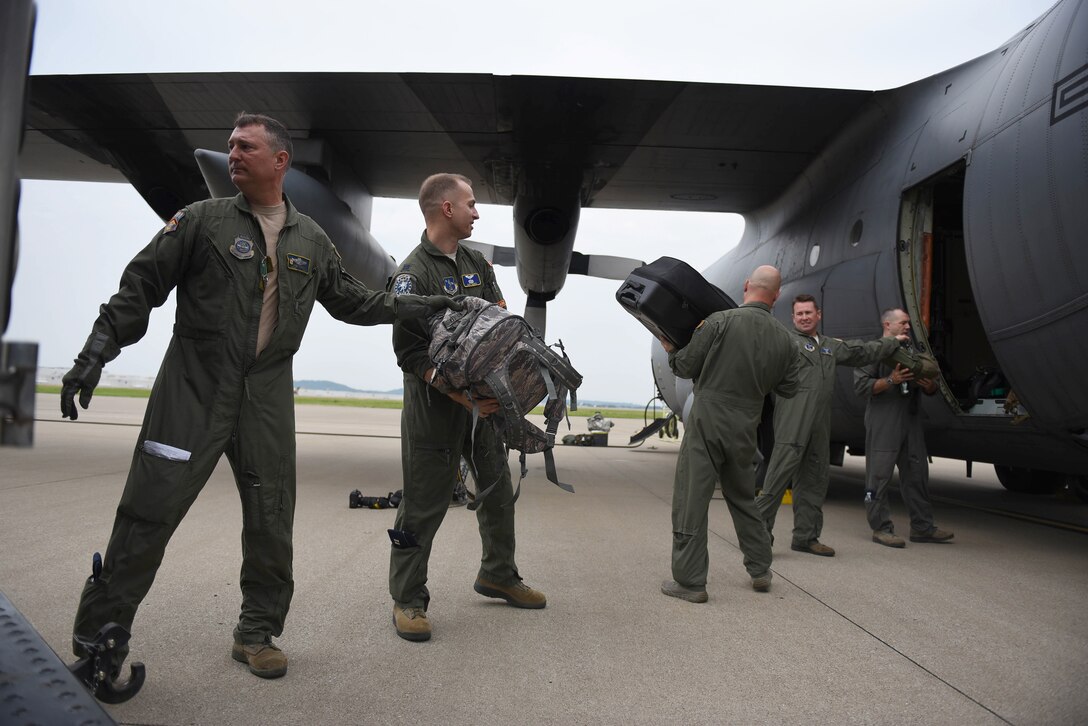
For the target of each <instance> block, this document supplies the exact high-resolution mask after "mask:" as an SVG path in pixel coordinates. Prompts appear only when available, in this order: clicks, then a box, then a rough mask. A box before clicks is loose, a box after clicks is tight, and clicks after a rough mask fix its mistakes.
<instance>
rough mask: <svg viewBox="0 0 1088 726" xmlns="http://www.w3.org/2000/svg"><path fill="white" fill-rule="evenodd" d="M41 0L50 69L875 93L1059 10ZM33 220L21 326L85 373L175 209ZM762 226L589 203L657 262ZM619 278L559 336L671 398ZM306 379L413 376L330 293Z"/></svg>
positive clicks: (493, 224)
mask: <svg viewBox="0 0 1088 726" xmlns="http://www.w3.org/2000/svg"><path fill="white" fill-rule="evenodd" d="M37 2H38V25H37V33H36V37H35V43H34V56H33V61H32V66H31V70H32V72H33V73H40V74H47V73H73V74H76V73H136V72H199V71H205V72H223V71H386V72H407V71H417V72H473V73H494V74H504V75H505V74H510V75H513V74H532V75H560V76H590V77H601V78H639V79H657V80H680V81H703V82H712V83H750V84H762V85H783V86H813V87H827V88H853V89H867V90H880V89H886V88H894V87H898V86H902V85H905V84H907V83H911V82H913V81H916V80H919V79H921V78H925V77H927V76H930V75H932V74H934V73H937V72H939V71H941V70H944V69H946V68H949V67H952V66H955V65H958V64H960V63H963V62H965V61H968V60H970V59H972V58H975V57H977V56H979V55H981V54H983V53H986V52H988V51H990V50H993V49H994V48H996V47H997V46H999V45H1000V44H1001V43H1003V42H1004V41H1005V40H1007V39H1009V38H1010V37H1012V36H1013V35H1014V34H1016V33H1017V32H1019V31H1020V30H1021V29H1022V28H1023V27H1024V26H1026V25H1027V24H1028V23H1030V22H1031V21H1033V20H1034V19H1035V18H1036V17H1038V16H1039V15H1041V14H1042V13H1043V12H1044V11H1045V10H1046V9H1047V8H1049V7H1050V6H1051V5H1052V4H1053V3H1052V2H1051V0H1014V1H1006V2H1000V3H995V2H993V0H941V1H939V2H938V1H936V0H915V1H914V2H910V3H906V2H896V3H892V2H887V1H885V2H873V0H843V1H828V2H822V3H810V2H802V1H801V0H797V1H796V2H780V1H775V0H763V1H762V2H759V3H756V2H745V3H736V2H731V1H729V0H716V1H713V2H702V1H701V0H694V1H689V2H685V3H658V2H639V1H638V0H627V1H626V2H622V3H620V2H614V3H603V2H602V3H591V2H585V0H581V1H580V2H568V1H567V0H553V2H549V3H547V4H544V5H540V4H525V5H524V7H526V8H531V9H532V10H529V9H526V10H521V9H519V8H520V7H522V6H521V4H519V3H511V2H509V0H505V1H504V2H491V1H488V2H461V3H452V2H447V3H436V2H431V0H416V1H414V2H407V3H399V4H393V3H380V4H379V3H345V2H343V1H342V0H338V1H334V2H325V1H324V0H310V1H309V2H305V3H300V2H297V1H292V2H286V1H282V0H265V1H264V2H262V3H259V4H258V3H255V2H232V1H231V0H212V1H205V0H200V1H199V2H184V1H179V2H172V3H168V4H166V3H163V4H160V3H150V2H146V1H144V0H139V1H137V0H126V1H122V0H98V1H97V2H86V1H85V0H37ZM167 8H168V9H167ZM257 8H260V9H259V10H258V9H257ZM368 8H369V9H368ZM379 8H380V9H379ZM247 110H260V109H247ZM223 141H224V146H225V143H226V138H224V139H223ZM224 151H225V148H224ZM436 171H437V170H436ZM480 215H481V219H480V221H479V222H478V223H477V225H476V229H475V232H474V234H473V237H474V239H479V240H482V241H487V242H493V243H496V244H504V245H508V244H511V239H512V233H511V214H510V209H509V208H507V207H497V206H482V207H481V209H480ZM20 225H21V237H22V249H21V254H20V259H19V268H18V272H17V276H16V283H15V292H14V299H13V303H12V321H11V324H10V325H9V329H8V331H7V334H6V335H5V338H7V339H8V340H33V341H37V342H39V343H40V350H39V365H40V366H57V367H68V366H70V365H71V361H72V358H73V357H74V356H75V354H76V353H78V351H79V349H80V348H81V347H82V345H83V342H84V340H85V339H86V336H87V334H88V333H89V332H90V326H91V323H92V322H93V321H94V319H95V317H96V316H97V309H98V305H99V304H100V303H102V302H104V301H106V300H107V299H108V298H109V296H110V295H111V294H113V293H114V292H115V291H116V289H117V283H118V280H119V278H120V273H121V270H122V269H123V268H124V266H125V264H126V263H127V262H128V261H129V260H130V259H131V258H132V256H133V255H134V254H135V253H136V252H137V251H138V250H139V249H140V248H142V247H143V246H144V245H145V244H147V242H148V240H150V238H151V237H152V236H153V234H154V233H155V232H156V231H157V230H158V229H159V228H160V227H161V226H162V222H161V221H160V220H159V219H158V217H157V216H156V215H155V214H154V213H153V212H152V211H151V210H150V208H149V207H147V205H146V204H145V203H144V202H143V200H142V199H141V198H140V197H139V195H137V194H136V192H135V191H134V190H133V189H132V188H131V187H129V186H128V185H122V184H77V183H64V182H42V181H26V182H24V183H23V197H22V204H21V208H20ZM743 225H744V223H743V220H742V219H741V218H740V217H738V216H736V215H724V214H699V213H670V212H649V211H647V212H631V211H622V212H621V211H613V210H597V209H587V210H584V211H583V213H582V218H581V224H580V226H579V232H578V241H577V243H576V249H578V250H579V251H581V252H584V253H600V254H613V255H623V256H629V257H636V258H641V259H645V260H647V261H649V260H653V259H656V258H657V257H659V256H661V255H663V254H668V255H670V256H673V257H680V258H682V259H685V260H686V261H688V262H689V263H690V264H692V265H693V266H694V267H695V268H696V269H699V270H702V269H705V268H706V267H708V266H709V265H710V264H711V263H712V262H714V261H715V260H717V259H718V258H719V257H721V255H722V254H724V253H725V252H726V251H727V250H729V249H730V248H731V247H733V246H734V245H735V244H736V242H737V241H738V240H739V239H740V236H741V233H742V231H743ZM422 227H423V225H422V219H421V217H420V214H419V208H418V206H416V204H415V201H414V200H407V201H406V200H387V199H377V200H375V204H374V221H373V226H372V232H373V233H374V235H375V237H376V238H377V239H378V240H379V241H380V242H381V243H382V244H383V245H384V246H385V248H386V250H388V251H389V253H390V254H392V255H393V256H394V257H395V258H396V259H397V260H401V259H403V258H404V256H405V255H406V254H407V253H408V252H409V251H410V250H411V248H412V247H413V246H414V245H415V244H416V242H418V240H419V234H420V231H421V230H422ZM496 271H497V272H498V275H499V283H500V285H501V286H502V288H503V292H504V293H505V295H506V299H507V301H508V302H509V304H510V308H511V309H512V310H514V311H515V312H521V311H522V310H523V309H524V302H525V296H524V294H523V293H522V292H521V288H520V286H519V285H518V282H517V276H516V274H515V272H514V271H513V269H512V268H496ZM618 286H619V283H618V282H616V281H612V280H597V279H589V278H585V277H581V276H578V275H572V276H570V277H569V278H568V281H567V284H566V287H565V288H564V289H563V291H562V292H561V293H560V295H559V298H558V299H557V300H556V301H554V302H552V303H551V304H550V305H549V308H548V335H547V338H548V342H553V341H554V340H555V339H556V338H561V339H562V340H563V342H564V344H565V345H566V346H567V349H568V352H569V353H570V355H571V358H572V361H573V363H574V364H575V367H577V368H578V369H579V370H580V371H581V373H582V374H583V376H584V378H585V382H584V383H583V387H582V389H581V391H580V397H581V398H584V399H596V400H608V401H626V402H632V403H638V404H642V403H645V402H646V401H648V400H649V399H650V398H651V397H652V396H653V395H654V387H653V380H652V377H651V374H650V358H649V349H650V336H649V334H648V333H646V332H645V330H644V329H643V328H642V327H641V326H640V325H639V324H638V323H637V322H635V320H634V318H631V317H630V316H629V315H627V313H625V312H624V311H623V310H622V309H621V308H620V307H619V305H618V304H617V303H616V302H615V297H614V295H615V291H616V288H617V287H618ZM172 324H173V301H172V299H171V301H170V302H168V303H167V304H166V305H165V306H164V307H163V308H161V309H160V310H157V311H155V313H154V314H153V315H152V319H151V326H150V328H149V331H148V334H147V336H146V337H145V338H144V339H143V340H142V341H141V342H140V343H138V344H136V345H133V346H130V347H129V348H126V349H125V350H124V351H123V352H122V354H121V357H120V358H118V359H117V360H116V361H114V362H113V363H111V364H110V365H109V366H108V368H107V370H108V371H109V372H111V373H125V374H130V375H140V376H153V375H155V373H156V371H157V370H158V365H159V361H160V360H161V358H162V355H163V353H164V352H165V350H166V345H167V343H168V341H169V337H170V330H171V326H172ZM295 378H296V379H305V378H311V379H312V378H318V379H328V380H333V381H337V382H339V383H343V384H346V385H350V386H352V387H355V388H363V389H370V390H387V389H393V388H399V387H400V386H401V374H400V371H399V369H397V367H396V363H395V359H394V356H393V354H392V350H391V347H390V331H389V328H388V327H386V326H381V327H376V328H359V327H355V326H347V325H344V324H342V323H339V322H337V321H335V320H333V319H332V318H330V317H329V316H328V315H327V314H326V313H325V312H324V310H323V309H321V307H320V306H317V307H315V311H314V315H313V317H312V318H311V321H310V326H309V329H308V330H307V333H306V337H305V339H304V341H303V344H302V350H301V351H300V352H299V354H298V355H297V356H296V358H295Z"/></svg>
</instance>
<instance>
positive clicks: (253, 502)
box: [237, 460, 291, 533]
mask: <svg viewBox="0 0 1088 726" xmlns="http://www.w3.org/2000/svg"><path fill="white" fill-rule="evenodd" d="M269 468H270V469H271V468H272V467H269ZM286 477H287V472H286V461H285V460H281V461H280V462H279V464H278V466H276V468H275V469H273V470H272V473H271V474H268V475H265V476H261V475H260V474H258V473H256V472H253V471H246V472H245V473H243V474H242V475H241V476H239V478H238V482H237V484H238V492H239V494H240V496H241V498H242V526H243V527H244V528H245V530H246V531H248V532H254V533H258V532H264V531H265V530H266V529H267V528H269V527H273V526H276V525H277V524H279V523H281V520H283V518H284V517H285V516H287V512H288V510H290V509H291V506H290V502H289V501H288V496H287V494H288V487H287V485H286Z"/></svg>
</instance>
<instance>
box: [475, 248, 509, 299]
mask: <svg viewBox="0 0 1088 726" xmlns="http://www.w3.org/2000/svg"><path fill="white" fill-rule="evenodd" d="M480 260H481V261H482V264H481V265H480V269H481V270H483V273H482V274H481V277H483V281H484V294H483V298H484V300H487V301H488V302H490V303H496V304H498V305H500V306H501V307H503V308H505V307H506V298H505V297H503V294H502V290H500V289H499V280H498V278H497V277H495V268H494V267H492V265H491V263H490V262H488V261H487V260H486V259H485V258H484V257H483V256H482V255H481V256H480Z"/></svg>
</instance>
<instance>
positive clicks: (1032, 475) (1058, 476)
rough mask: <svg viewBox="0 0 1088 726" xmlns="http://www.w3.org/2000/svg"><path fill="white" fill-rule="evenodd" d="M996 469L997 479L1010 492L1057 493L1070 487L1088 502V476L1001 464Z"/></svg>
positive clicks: (1076, 494) (1075, 494)
mask: <svg viewBox="0 0 1088 726" xmlns="http://www.w3.org/2000/svg"><path fill="white" fill-rule="evenodd" d="M994 471H996V472H997V479H998V481H1000V482H1001V486H1003V487H1005V488H1006V489H1008V490H1009V491H1010V492H1019V493H1021V494H1056V493H1058V492H1060V491H1062V490H1063V489H1068V490H1069V491H1070V493H1072V494H1073V495H1074V496H1076V497H1077V498H1078V499H1080V500H1081V501H1085V502H1088V477H1084V476H1077V475H1075V474H1063V473H1061V472H1056V471H1046V470H1044V469H1028V468H1025V467H1021V466H1002V465H1000V464H994Z"/></svg>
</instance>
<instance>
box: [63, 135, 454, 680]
mask: <svg viewBox="0 0 1088 726" xmlns="http://www.w3.org/2000/svg"><path fill="white" fill-rule="evenodd" d="M227 146H228V148H229V150H230V154H229V157H228V166H229V171H230V175H231V180H232V181H233V182H234V184H235V186H237V187H238V189H239V190H240V192H241V193H240V194H238V195H237V196H235V197H233V198H228V199H209V200H206V201H202V202H197V203H195V204H191V205H189V206H188V207H185V208H184V209H182V210H180V211H178V213H177V214H176V215H174V218H173V219H171V220H170V222H169V223H168V224H167V225H166V227H165V228H163V230H162V231H161V232H160V233H159V234H158V235H156V236H155V238H154V239H153V240H152V241H151V243H150V244H149V245H148V246H147V247H145V248H144V249H143V250H142V251H141V252H139V253H138V254H137V255H136V257H135V258H133V260H132V261H131V262H130V263H129V264H128V266H127V267H126V268H125V271H124V273H123V275H122V277H121V284H120V288H119V289H118V291H117V293H116V294H115V295H113V297H111V298H110V300H109V301H108V302H106V303H105V304H103V305H102V306H101V308H100V310H99V316H98V318H97V320H95V322H94V325H93V327H92V331H91V335H90V338H89V339H88V341H87V344H86V346H85V347H84V349H83V351H82V352H81V353H80V354H79V357H78V358H77V359H76V365H75V367H73V368H72V370H71V371H70V372H69V373H68V374H67V375H65V376H64V385H63V388H62V393H61V413H62V414H63V416H65V417H70V418H72V419H73V420H74V419H75V418H77V416H78V411H77V409H76V406H75V396H76V395H77V394H78V395H79V402H80V405H82V407H83V408H87V407H88V405H89V404H90V401H91V395H92V393H93V391H94V388H95V386H96V385H97V384H98V382H99V380H100V377H101V373H102V367H103V366H104V365H105V364H106V363H108V362H110V361H111V360H113V359H114V358H116V357H117V356H118V354H119V353H120V352H121V349H122V348H123V347H125V346H127V345H131V344H132V343H135V342H136V341H138V340H139V339H140V338H141V337H142V336H143V335H144V333H145V331H146V330H147V325H148V320H149V317H150V314H151V310H152V309H153V308H156V307H158V306H159V305H162V303H163V302H164V301H165V300H166V298H167V296H168V295H169V294H170V291H171V290H174V289H175V288H176V289H177V313H176V319H175V323H174V334H173V337H172V339H171V340H170V345H169V348H168V349H167V352H166V356H165V358H164V359H163V362H162V367H161V368H160V369H159V374H158V377H157V378H156V379H155V384H154V387H153V388H152V391H151V397H150V399H149V400H148V403H147V409H146V413H145V415H144V422H143V428H141V430H140V434H139V438H138V440H137V443H136V449H135V451H134V453H133V458H132V466H131V468H130V470H129V475H128V481H127V483H126V484H125V489H124V493H123V494H122V495H121V502H120V504H119V506H118V508H117V517H116V520H115V522H114V526H113V533H112V535H111V536H110V541H109V546H108V547H107V549H106V556H105V559H104V563H103V565H104V566H103V568H102V570H101V573H99V574H98V575H97V576H94V575H92V577H91V578H90V579H89V580H88V581H87V583H86V585H85V586H84V588H83V594H82V597H81V599H80V603H79V608H78V610H77V612H76V618H75V626H74V629H73V636H74V637H73V649H74V651H75V653H76V655H77V656H83V655H85V654H86V650H85V648H83V647H82V645H81V644H80V643H79V639H91V638H93V637H94V635H95V633H96V632H97V631H98V630H99V628H101V627H102V626H103V625H105V624H106V623H108V622H111V621H113V622H116V623H117V624H119V625H122V626H123V627H125V628H126V629H129V630H131V628H132V621H133V618H134V617H135V615H136V609H137V607H139V604H140V602H141V601H142V600H143V598H144V596H145V595H146V594H147V592H148V590H149V589H150V588H151V584H152V581H153V580H154V579H155V573H156V571H157V570H158V568H159V565H160V564H161V562H162V558H163V554H164V552H165V550H166V545H167V542H168V541H169V539H170V537H171V535H172V534H173V533H174V530H175V529H176V528H177V526H178V524H180V522H181V520H182V518H183V517H184V516H185V513H186V512H187V511H188V510H189V507H190V506H191V505H192V503H193V501H194V500H195V499H196V497H197V495H198V494H199V493H200V490H201V489H202V488H203V486H204V484H205V483H206V482H207V480H208V478H209V477H210V476H211V473H212V470H213V469H214V468H215V466H216V464H217V462H218V461H219V459H220V457H221V456H222V455H223V454H226V456H227V459H228V461H230V465H231V468H232V469H233V471H234V477H235V482H236V484H237V486H238V493H239V495H240V496H241V500H242V515H243V522H242V570H241V577H240V585H241V589H242V607H241V614H240V616H239V619H238V625H237V626H236V627H235V629H234V646H233V648H232V651H231V652H232V656H233V658H234V659H235V660H238V661H240V662H243V663H246V664H247V665H248V666H249V669H250V670H251V671H252V672H253V673H254V674H255V675H258V676H261V677H263V678H275V677H278V676H282V675H283V674H284V673H286V672H287V657H286V656H285V655H284V653H283V652H282V651H281V650H280V649H279V648H278V647H277V646H275V645H273V643H272V637H274V636H279V635H280V634H281V633H282V631H283V625H284V620H285V618H286V616H287V610H288V606H289V604H290V602H291V595H292V592H293V590H294V581H293V578H292V569H291V561H292V543H291V529H292V521H293V518H294V510H295V417H294V410H295V408H294V407H295V402H294V397H293V393H294V386H293V376H292V360H293V357H294V354H295V352H296V351H297V350H298V348H299V344H300V343H301V341H302V334H303V331H304V330H305V329H306V323H307V321H308V320H309V317H310V312H311V310H312V309H313V305H314V302H315V301H318V302H320V303H321V304H322V305H323V306H324V307H325V309H326V310H328V311H329V313H330V314H331V315H332V316H333V317H335V318H337V319H339V320H343V321H344V322H347V323H352V324H355V325H376V324H379V323H392V322H393V321H394V320H400V319H406V318H416V317H420V316H426V315H430V314H432V313H434V312H435V311H437V310H441V309H443V308H444V307H447V306H449V304H450V301H449V298H447V297H445V296H438V297H433V298H422V297H417V296H407V297H405V296H402V297H395V296H393V295H391V294H389V293H386V292H375V291H371V290H368V289H367V288H366V287H365V286H364V285H363V284H362V283H360V282H359V281H357V280H355V278H353V277H352V276H351V275H349V274H348V273H347V272H345V271H344V269H343V268H342V267H341V265H340V255H339V254H338V253H337V252H336V249H335V248H334V247H333V245H332V242H330V240H329V238H328V237H327V236H326V235H325V233H324V232H323V231H322V230H321V228H320V227H319V226H318V225H317V224H316V223H315V222H314V221H313V220H312V219H310V218H309V217H307V216H305V215H303V214H300V213H299V212H298V211H297V210H296V209H295V207H294V205H292V204H291V202H290V200H288V199H287V198H286V197H285V196H284V194H283V178H284V176H285V175H286V173H287V169H288V167H289V165H290V159H291V153H292V147H291V139H290V136H289V135H288V132H287V129H286V128H284V126H283V125H282V124H280V123H279V122H278V121H276V120H275V119H272V118H269V117H267V116H262V115H259V114H241V115H239V116H238V118H237V119H236V120H235V128H234V130H233V132H232V133H231V135H230V140H229V142H228V144H227ZM121 659H123V655H122V656H121ZM119 667H120V661H119V660H118V661H117V662H116V663H115V668H116V669H119Z"/></svg>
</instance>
